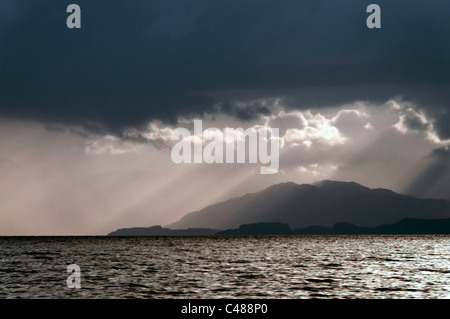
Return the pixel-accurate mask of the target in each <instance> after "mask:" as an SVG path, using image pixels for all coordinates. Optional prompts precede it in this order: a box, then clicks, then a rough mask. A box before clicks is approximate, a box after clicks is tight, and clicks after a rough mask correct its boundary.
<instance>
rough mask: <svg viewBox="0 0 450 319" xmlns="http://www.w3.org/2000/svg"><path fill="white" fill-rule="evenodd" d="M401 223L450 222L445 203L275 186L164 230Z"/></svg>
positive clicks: (337, 187) (325, 184)
mask: <svg viewBox="0 0 450 319" xmlns="http://www.w3.org/2000/svg"><path fill="white" fill-rule="evenodd" d="M405 218H420V219H441V218H450V201H447V200H443V199H419V198H415V197H412V196H406V195H401V194H397V193H395V192H393V191H391V190H387V189H370V188H367V187H364V186H362V185H359V184H357V183H354V182H335V181H322V182H319V183H315V184H314V185H307V184H303V185H298V184H295V183H281V184H277V185H273V186H270V187H268V188H266V189H264V190H262V191H260V192H257V193H252V194H246V195H244V196H241V197H236V198H232V199H229V200H227V201H224V202H221V203H218V204H214V205H211V206H208V207H206V208H204V209H202V210H199V211H197V212H193V213H189V214H187V215H185V216H184V217H183V218H181V219H180V220H179V221H177V222H175V223H173V224H170V225H168V226H167V227H169V228H172V229H185V228H192V227H202V228H213V229H235V228H238V227H239V226H240V225H243V224H254V223H260V222H276V223H283V224H288V225H289V226H290V227H291V228H293V229H298V228H302V229H304V231H305V232H311V233H316V232H320V231H321V228H320V226H314V227H312V228H311V227H310V226H312V225H322V226H325V227H329V228H331V227H334V226H333V225H335V224H336V223H340V222H344V223H350V224H353V225H360V226H361V227H372V228H373V227H376V226H379V225H382V224H393V223H396V222H398V221H400V220H402V219H405ZM335 226H336V225H335ZM305 227H307V228H305ZM317 227H319V228H317ZM336 227H342V228H343V231H344V230H345V229H346V228H348V227H350V228H351V226H349V225H345V224H340V225H337V226H336ZM355 227H356V226H355ZM322 231H325V230H324V229H322ZM348 231H349V232H351V229H349V230H348Z"/></svg>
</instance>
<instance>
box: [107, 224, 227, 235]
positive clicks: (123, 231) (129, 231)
mask: <svg viewBox="0 0 450 319" xmlns="http://www.w3.org/2000/svg"><path fill="white" fill-rule="evenodd" d="M218 231H219V230H217V229H207V228H188V229H169V228H163V227H161V226H151V227H132V228H120V229H118V230H115V231H113V232H111V233H109V234H108V236H211V235H214V234H215V233H217V232H218Z"/></svg>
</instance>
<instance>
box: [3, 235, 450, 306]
mask: <svg viewBox="0 0 450 319" xmlns="http://www.w3.org/2000/svg"><path fill="white" fill-rule="evenodd" d="M69 264H77V265H79V266H80V268H81V288H80V289H69V288H67V284H66V279H67V277H68V276H69V274H68V273H67V270H66V269H67V266H68V265H69ZM0 298H450V236H291V237H283V236H274V237H129V238H114V237H24V238H20V237H9V238H5V237H3V238H0Z"/></svg>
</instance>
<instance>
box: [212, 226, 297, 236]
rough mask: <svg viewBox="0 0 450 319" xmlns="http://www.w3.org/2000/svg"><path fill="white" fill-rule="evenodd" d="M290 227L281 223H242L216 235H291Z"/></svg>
mask: <svg viewBox="0 0 450 319" xmlns="http://www.w3.org/2000/svg"><path fill="white" fill-rule="evenodd" d="M291 234H292V230H291V227H289V225H287V224H281V223H256V224H244V225H241V226H239V228H238V229H227V230H224V231H221V232H218V233H216V235H291Z"/></svg>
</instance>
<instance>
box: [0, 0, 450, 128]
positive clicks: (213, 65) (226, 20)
mask: <svg viewBox="0 0 450 319" xmlns="http://www.w3.org/2000/svg"><path fill="white" fill-rule="evenodd" d="M72 2H73V1H60V0H58V1H57V0H53V1H50V0H47V1H19V0H16V1H10V2H2V3H1V4H0V47H1V50H0V69H1V72H0V116H7V117H14V118H27V119H37V120H41V121H45V122H52V123H55V122H56V123H75V124H80V123H83V124H84V123H88V124H89V123H91V124H89V125H93V124H92V123H100V124H101V125H104V126H105V127H109V128H115V129H117V128H121V127H124V126H130V125H140V124H142V123H144V122H145V121H147V120H149V119H162V120H173V119H175V118H176V117H177V116H179V115H189V114H200V115H201V114H202V113H204V112H209V111H213V110H217V109H222V110H223V111H225V112H228V113H230V114H232V115H234V116H236V117H238V118H242V119H250V118H253V117H254V115H255V114H260V113H263V114H267V112H268V108H267V107H266V106H263V105H256V104H254V103H253V104H251V105H250V106H249V107H248V108H245V107H244V108H243V107H242V106H241V107H236V104H235V101H236V100H237V98H238V97H239V96H242V97H243V98H244V99H245V100H248V99H249V97H252V96H254V97H255V98H260V97H269V98H270V97H282V98H284V101H286V103H287V104H288V105H290V106H291V107H293V108H301V107H314V106H323V105H335V104H339V103H344V102H350V101H354V100H356V99H363V100H371V101H384V100H386V99H388V98H390V97H392V96H395V95H402V96H403V97H404V98H405V99H407V100H411V101H414V102H417V103H420V104H421V105H423V107H427V108H430V109H433V110H435V109H447V108H448V107H449V105H448V101H449V100H450V93H449V92H450V83H449V70H450V62H449V59H450V58H449V56H450V43H449V41H448V38H449V33H450V22H449V19H448V12H449V10H450V2H449V1H447V0H434V1H430V2H425V1H422V0H413V1H399V0H397V1H382V0H378V1H375V2H376V3H377V4H379V5H380V6H381V9H382V28H381V29H378V30H369V29H368V28H367V27H366V25H365V23H366V22H365V21H366V18H367V16H368V14H367V13H366V7H367V5H368V4H370V3H372V2H370V1H351V0H340V1H332V0H327V1H325V0H321V1H319V0H309V1H287V0H285V1H273V0H257V1H256V0H254V1H252V0H239V1H230V0H226V1H225V0H223V1H220V0H216V1H210V0H198V1H193V0H189V1H186V0H178V1H175V0H170V1H167V0H161V1H107V2H106V1H84V0H78V1H76V3H77V4H79V5H80V6H81V10H82V19H81V20H82V28H81V29H79V30H69V29H67V28H66V26H65V20H66V17H67V15H68V14H67V13H66V12H65V9H66V7H67V5H68V4H70V3H72ZM447 114H448V113H447ZM447 117H448V115H447ZM439 123H440V125H439V132H443V134H448V131H449V127H448V123H449V121H443V122H439ZM95 125H97V124H94V126H95ZM95 127H96V126H95Z"/></svg>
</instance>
